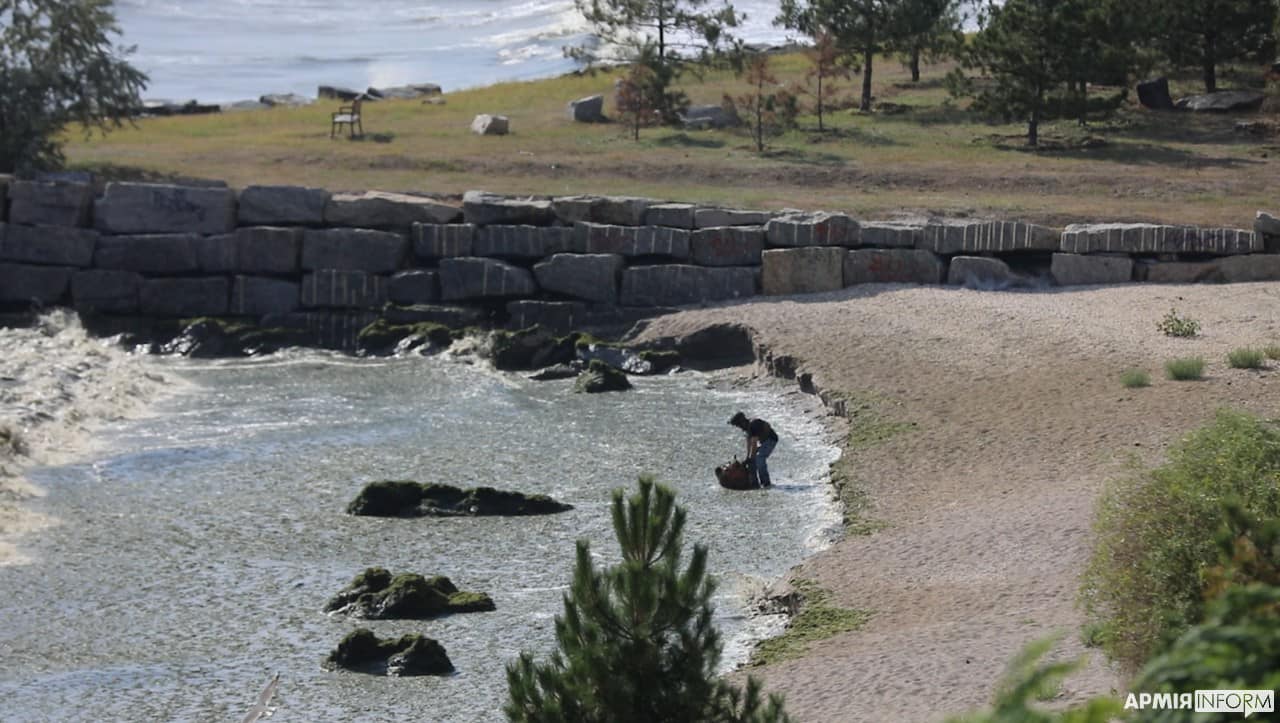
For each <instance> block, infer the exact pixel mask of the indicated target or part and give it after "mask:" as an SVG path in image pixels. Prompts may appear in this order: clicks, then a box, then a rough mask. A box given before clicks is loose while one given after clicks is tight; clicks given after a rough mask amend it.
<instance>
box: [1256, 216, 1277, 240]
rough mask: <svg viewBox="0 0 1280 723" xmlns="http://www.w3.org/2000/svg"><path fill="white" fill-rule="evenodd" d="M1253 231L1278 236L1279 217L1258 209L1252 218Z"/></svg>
mask: <svg viewBox="0 0 1280 723" xmlns="http://www.w3.org/2000/svg"><path fill="white" fill-rule="evenodd" d="M1253 231H1254V233H1259V234H1263V235H1266V236H1280V218H1276V217H1275V216H1272V215H1271V214H1269V213H1267V212H1266V211H1259V212H1258V213H1257V215H1256V216H1254V218H1253Z"/></svg>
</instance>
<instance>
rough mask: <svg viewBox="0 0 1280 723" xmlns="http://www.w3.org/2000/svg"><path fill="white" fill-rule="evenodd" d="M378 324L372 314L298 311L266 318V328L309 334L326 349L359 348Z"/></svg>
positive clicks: (376, 318) (376, 317)
mask: <svg viewBox="0 0 1280 723" xmlns="http://www.w3.org/2000/svg"><path fill="white" fill-rule="evenodd" d="M377 320H378V315H377V314H375V313H373V312H370V311H305V312H304V311H295V312H292V313H289V314H265V315H263V317H262V320H261V322H260V324H261V326H262V327H264V328H284V329H299V330H304V331H306V332H307V333H308V334H309V335H310V337H311V342H312V343H313V344H315V345H316V346H319V347H322V348H324V349H345V350H351V349H355V348H356V338H357V337H358V336H359V335H360V331H361V330H362V329H364V328H365V327H366V326H368V325H370V324H372V323H373V322H375V321H377Z"/></svg>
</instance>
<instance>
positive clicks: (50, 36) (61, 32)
mask: <svg viewBox="0 0 1280 723" xmlns="http://www.w3.org/2000/svg"><path fill="white" fill-rule="evenodd" d="M118 33H119V28H118V27H117V26H116V23H115V17H114V16H113V15H112V13H111V1H110V0H5V1H4V2H0V173H11V172H20V173H25V172H30V171H34V170H41V169H45V168H52V167H57V166H60V165H61V164H62V161H63V158H62V146H61V141H60V139H59V134H61V133H62V131H63V129H64V127H65V126H68V125H72V124H78V125H80V126H82V127H83V128H84V131H85V133H86V134H88V133H91V132H92V131H93V130H95V129H96V130H100V131H102V132H104V133H105V132H106V131H107V130H109V129H111V128H114V127H119V126H120V125H121V122H122V121H123V120H124V119H126V118H128V117H130V116H131V115H132V114H133V113H135V112H136V110H137V109H138V108H140V107H141V106H142V102H141V100H140V99H139V97H138V94H139V93H140V92H141V91H142V89H143V88H144V87H145V85H146V80H147V76H145V75H143V74H142V73H141V72H139V71H138V70H136V69H134V68H133V67H132V66H131V65H129V64H128V63H127V62H125V61H124V60H123V57H124V56H125V55H127V54H128V53H129V52H131V49H123V48H119V47H117V46H115V45H114V44H112V42H111V39H110V36H112V35H115V34H118Z"/></svg>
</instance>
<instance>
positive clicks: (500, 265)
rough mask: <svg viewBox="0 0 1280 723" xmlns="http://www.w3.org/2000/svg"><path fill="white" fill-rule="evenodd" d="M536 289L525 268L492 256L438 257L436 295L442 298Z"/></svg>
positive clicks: (525, 292)
mask: <svg viewBox="0 0 1280 723" xmlns="http://www.w3.org/2000/svg"><path fill="white" fill-rule="evenodd" d="M537 290H538V285H537V284H536V283H535V282H534V280H533V274H532V273H530V272H529V270H528V269H522V268H519V267H516V266H512V265H510V264H508V263H504V262H502V261H496V260H494V259H481V258H456V259H441V260H440V298H442V299H444V300H445V301H457V300H459V299H489V298H504V297H511V296H530V295H532V294H534V293H535V292H537Z"/></svg>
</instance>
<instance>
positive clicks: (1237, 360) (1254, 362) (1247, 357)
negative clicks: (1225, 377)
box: [1227, 347, 1267, 369]
mask: <svg viewBox="0 0 1280 723" xmlns="http://www.w3.org/2000/svg"><path fill="white" fill-rule="evenodd" d="M1266 358H1267V355H1266V352H1264V351H1262V350H1261V349H1249V348H1248V347H1244V348H1240V349H1232V350H1231V351H1230V352H1229V353H1228V354H1227V363H1229V364H1230V365H1231V368H1232V369H1261V368H1262V362H1263V361H1265V360H1266Z"/></svg>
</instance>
